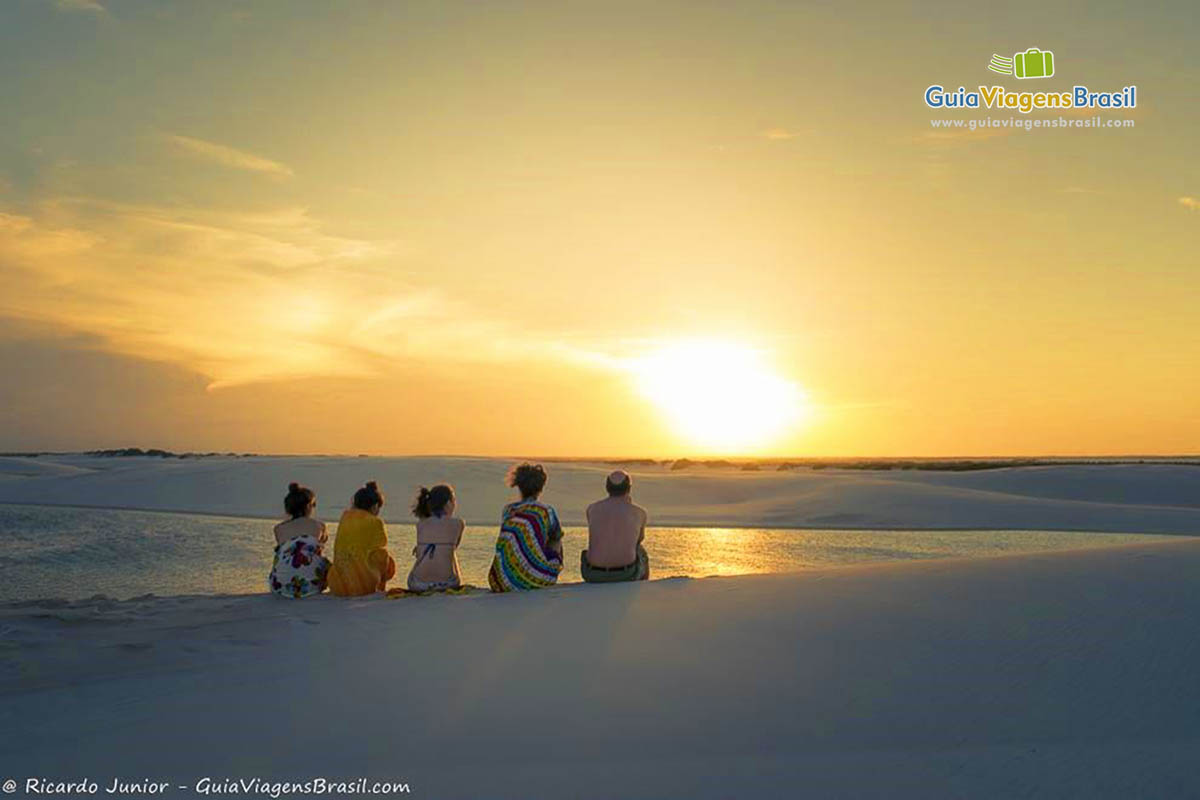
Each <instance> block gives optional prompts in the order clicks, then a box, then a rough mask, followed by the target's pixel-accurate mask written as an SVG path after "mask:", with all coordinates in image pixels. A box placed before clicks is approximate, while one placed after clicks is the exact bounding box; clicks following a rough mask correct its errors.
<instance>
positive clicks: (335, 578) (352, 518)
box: [328, 508, 396, 597]
mask: <svg viewBox="0 0 1200 800" xmlns="http://www.w3.org/2000/svg"><path fill="white" fill-rule="evenodd" d="M395 574H396V562H395V561H394V560H392V557H391V556H390V555H389V554H388V551H387V529H386V528H385V527H384V524H383V520H381V519H380V518H379V517H377V516H375V515H374V514H372V513H371V512H370V511H363V510H362V509H360V508H348V509H346V510H345V511H344V512H342V519H341V522H339V523H338V529H337V538H336V539H334V542H333V564H331V565H330V567H329V577H328V583H329V592H330V594H336V595H338V596H339V597H357V596H360V595H365V594H373V593H375V592H377V591H379V590H380V589H383V588H384V584H385V583H386V582H387V581H388V580H389V579H390V578H392V577H393V576H394V575H395Z"/></svg>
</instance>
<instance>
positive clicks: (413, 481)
mask: <svg viewBox="0 0 1200 800" xmlns="http://www.w3.org/2000/svg"><path fill="white" fill-rule="evenodd" d="M511 463H512V462H511V461H508V460H498V459H485V458H304V457H287V458H283V457H254V458H243V459H230V458H210V459H196V460H176V459H156V458H107V459H106V458H87V457H83V456H62V457H54V458H49V457H41V458H37V459H20V458H9V459H0V502H27V503H48V504H67V505H84V506H101V507H111V508H142V509H154V510H164V511H192V512H203V513H214V514H228V515H235V516H250V517H276V516H278V515H279V513H280V505H281V502H282V497H283V494H284V492H285V490H286V486H287V484H288V482H289V481H292V480H298V481H300V482H302V483H305V484H307V485H310V486H312V487H313V488H315V489H316V490H317V493H318V495H319V498H320V509H319V512H320V514H321V515H323V516H324V517H326V518H331V519H337V514H338V512H339V511H340V509H341V507H342V506H343V505H344V504H345V503H346V502H347V501H348V499H349V497H350V495H351V494H352V492H353V491H354V489H355V488H356V487H358V486H360V485H361V484H362V483H363V482H364V481H366V480H368V479H372V478H374V479H377V480H379V481H380V483H381V485H382V486H383V487H384V489H385V491H387V493H388V496H389V504H388V507H387V508H385V516H386V517H387V518H388V520H389V521H393V522H395V521H411V517H409V515H408V505H409V503H410V502H411V497H412V495H413V494H414V493H415V490H416V488H417V487H418V486H419V485H421V484H422V483H424V484H431V483H433V482H437V481H449V482H451V483H453V484H454V485H455V486H456V487H457V489H458V494H459V509H460V513H461V515H462V516H463V517H464V518H465V519H466V520H467V521H468V522H469V523H471V524H480V525H490V524H493V523H495V522H496V520H497V517H498V514H499V511H500V508H501V507H502V506H503V505H504V503H506V502H507V501H508V500H509V499H511V497H510V490H508V489H507V488H506V487H505V486H504V484H503V477H504V473H505V470H506V469H507V467H508V466H509V465H510V464H511ZM547 468H548V469H549V471H550V483H549V486H548V487H547V492H546V500H547V501H549V502H551V503H553V504H554V505H555V506H556V507H557V508H558V510H559V514H560V516H561V518H562V519H563V521H564V523H566V524H572V525H577V524H580V523H581V522H582V521H583V510H584V509H585V508H586V507H587V504H588V503H590V502H591V501H593V500H595V499H597V498H598V497H600V496H602V495H603V491H604V476H605V475H606V474H607V473H608V472H609V471H610V470H611V469H612V467H611V466H609V465H605V464H587V463H550V464H547ZM632 472H633V475H634V481H635V488H634V492H635V495H636V497H637V499H638V500H639V502H641V503H642V504H643V505H645V506H646V507H647V508H649V510H650V514H651V523H652V524H654V525H701V526H736V527H790V528H800V527H811V528H899V529H924V528H943V529H964V528H980V529H1036V530H1083V531H1100V532H1105V531H1123V532H1130V533H1191V534H1196V533H1200V466H1169V465H1153V464H1147V465H1097V466H1047V467H1025V468H1012V469H997V470H986V471H980V472H964V473H953V472H926V471H901V470H893V471H887V472H865V471H859V470H833V469H827V470H820V471H813V470H808V469H803V470H797V471H794V472H776V471H772V470H767V471H763V472H738V471H736V470H735V471H730V470H712V469H707V468H705V467H694V468H693V469H691V470H688V471H686V472H670V471H668V470H666V469H665V468H663V467H649V468H641V469H634V470H632Z"/></svg>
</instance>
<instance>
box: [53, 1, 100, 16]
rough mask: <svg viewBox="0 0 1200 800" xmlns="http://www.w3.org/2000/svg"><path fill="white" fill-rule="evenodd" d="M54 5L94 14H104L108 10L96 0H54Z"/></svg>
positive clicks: (68, 9)
mask: <svg viewBox="0 0 1200 800" xmlns="http://www.w3.org/2000/svg"><path fill="white" fill-rule="evenodd" d="M54 5H55V7H56V8H59V9H61V10H63V11H90V12H91V13H93V14H103V13H104V12H105V10H106V9H105V8H104V6H102V5H100V3H98V2H96V0H54Z"/></svg>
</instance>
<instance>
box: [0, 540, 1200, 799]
mask: <svg viewBox="0 0 1200 800" xmlns="http://www.w3.org/2000/svg"><path fill="white" fill-rule="evenodd" d="M0 647H2V648H3V649H2V650H0V652H2V653H3V660H2V661H0V665H2V669H3V675H2V676H0V677H2V678H3V682H2V683H0V695H2V698H0V729H2V730H4V731H5V736H3V737H2V738H0V777H7V776H10V775H11V776H13V777H15V778H17V779H18V780H20V781H22V782H23V780H24V778H25V777H26V776H29V775H43V776H47V777H52V778H53V777H57V778H59V779H68V778H71V779H78V778H80V777H84V776H90V777H92V778H95V779H101V778H103V777H105V776H109V775H112V774H121V775H123V776H125V777H128V778H138V777H150V778H162V779H166V780H169V781H172V782H173V783H190V782H192V781H195V780H196V779H197V778H199V777H202V776H215V777H230V778H248V777H252V776H266V777H278V778H284V777H286V778H289V779H307V778H310V777H313V776H318V775H320V776H330V777H338V778H351V777H357V776H359V775H362V776H366V777H368V778H370V779H372V780H386V779H393V778H399V779H403V780H406V781H408V782H409V783H410V785H411V787H412V791H413V795H414V796H419V797H438V798H456V797H464V798H465V797H513V798H516V797H560V796H570V797H596V798H612V797H700V798H704V797H714V798H715V797H796V796H812V797H859V798H861V797H922V798H925V797H972V798H991V797H995V798H1014V797H1088V798H1094V797H1114V798H1127V797H1188V796H1191V797H1194V796H1197V795H1198V794H1200V770H1197V768H1196V767H1197V764H1200V712H1198V709H1200V679H1198V678H1197V676H1198V675H1200V541H1198V540H1194V539H1190V538H1188V539H1180V540H1178V541H1173V542H1168V543H1158V544H1150V545H1131V546H1127V547H1116V548H1105V549H1097V550H1080V551H1073V552H1068V553H1051V554H1038V555H1020V556H1005V557H997V558H989V559H978V560H971V561H961V560H956V561H928V562H905V563H894V564H886V565H878V566H869V567H847V568H840V569H823V570H813V571H808V572H804V573H798V574H791V575H774V576H752V577H751V576H746V577H738V578H710V579H703V580H683V579H681V580H670V581H658V582H651V583H649V584H642V585H625V586H608V587H594V586H575V587H562V588H558V589H553V590H549V591H546V592H543V593H539V594H531V595H523V596H491V595H474V596H466V597H442V598H429V599H404V600H385V599H382V598H375V599H367V600H361V601H340V600H337V599H335V598H329V597H322V598H317V599H315V600H309V601H300V602H292V601H286V600H279V599H276V598H273V597H268V596H257V597H215V598H214V597H209V598H167V599H149V600H142V601H131V602H126V603H119V604H108V603H103V602H100V603H94V604H77V605H73V606H63V607H53V605H51V606H43V607H25V608H8V609H6V610H4V611H3V612H2V613H0ZM593 756H595V757H597V758H600V759H602V761H600V762H596V761H593V760H592V757H593ZM16 796H23V795H21V794H18V795H16ZM175 796H187V794H186V793H183V792H176V794H175Z"/></svg>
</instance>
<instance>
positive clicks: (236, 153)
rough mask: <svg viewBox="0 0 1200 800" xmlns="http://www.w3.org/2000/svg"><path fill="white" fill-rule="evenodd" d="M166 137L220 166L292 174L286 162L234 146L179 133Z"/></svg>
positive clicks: (278, 174) (269, 173)
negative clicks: (273, 159) (282, 162)
mask: <svg viewBox="0 0 1200 800" xmlns="http://www.w3.org/2000/svg"><path fill="white" fill-rule="evenodd" d="M166 138H167V141H169V142H170V143H171V144H172V145H174V146H175V147H176V148H178V149H179V150H182V151H183V152H185V153H188V154H190V155H194V156H198V157H200V158H203V159H206V160H208V161H212V162H213V163H216V164H221V165H222V166H226V167H232V168H233V169H241V170H246V171H248V172H262V173H265V174H268V175H275V176H278V177H283V178H288V177H291V176H292V174H293V173H292V168H291V167H289V166H288V165H287V164H281V163H280V162H278V161H272V160H271V159H269V158H264V157H263V156H259V155H255V154H254V153H248V152H246V151H245V150H238V149H237V148H236V147H229V146H228V145H224V144H218V143H216V142H208V141H205V140H204V139H196V138H194V137H191V136H181V135H179V134H168V135H167V137H166Z"/></svg>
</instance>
